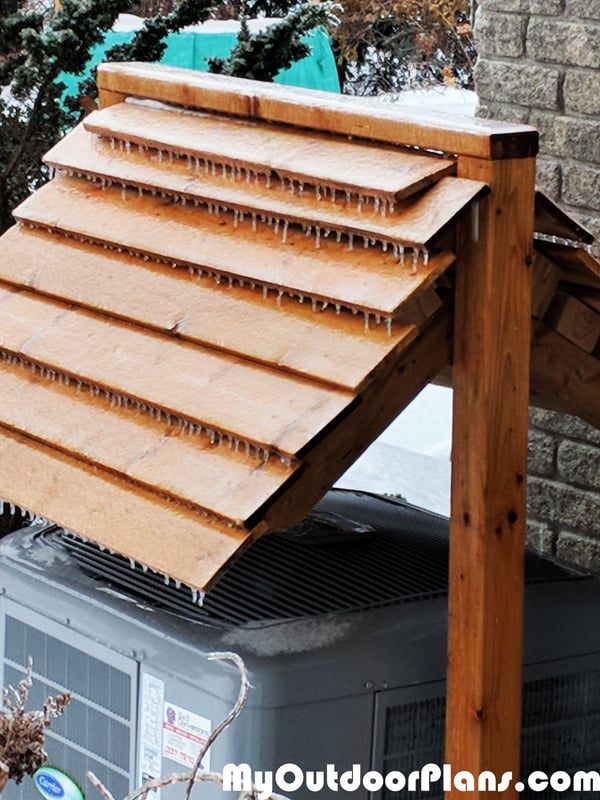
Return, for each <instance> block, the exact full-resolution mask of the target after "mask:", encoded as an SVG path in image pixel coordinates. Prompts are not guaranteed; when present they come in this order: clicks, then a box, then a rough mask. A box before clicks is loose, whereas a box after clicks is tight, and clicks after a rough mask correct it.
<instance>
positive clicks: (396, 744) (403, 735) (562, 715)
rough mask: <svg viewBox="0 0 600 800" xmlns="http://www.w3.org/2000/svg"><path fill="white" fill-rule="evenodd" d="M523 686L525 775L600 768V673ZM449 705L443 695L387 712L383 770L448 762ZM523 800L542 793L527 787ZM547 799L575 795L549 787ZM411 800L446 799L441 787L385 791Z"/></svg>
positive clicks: (390, 798) (385, 795) (388, 796)
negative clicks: (447, 709) (447, 725)
mask: <svg viewBox="0 0 600 800" xmlns="http://www.w3.org/2000/svg"><path fill="white" fill-rule="evenodd" d="M523 688H524V693H523V726H522V727H523V729H522V736H521V748H522V764H523V766H522V770H521V772H522V775H523V776H526V775H528V774H529V773H530V772H533V771H534V770H543V771H544V772H546V773H547V774H550V773H551V772H554V771H559V770H564V771H567V772H569V773H573V772H575V771H576V770H600V670H593V671H590V672H577V673H569V674H565V675H557V676H552V677H547V678H541V679H538V680H532V681H527V682H526V683H525V684H524V687H523ZM440 691H443V686H440ZM445 705H446V701H445V697H444V696H439V697H433V698H428V699H424V700H420V701H416V702H409V703H403V704H402V705H392V706H389V707H388V708H386V709H385V727H384V741H383V765H382V767H381V768H382V769H383V771H384V772H390V771H392V770H400V771H402V772H403V773H405V774H408V773H409V772H410V771H411V770H419V769H420V768H421V767H422V766H423V765H424V764H428V763H433V764H442V763H443V750H444V726H445V717H446V712H445ZM376 768H380V766H379V765H376ZM521 796H522V797H523V798H534V797H539V796H540V795H539V793H535V792H532V791H530V790H527V789H526V790H525V791H524V792H523V793H522V795H521ZM543 796H544V797H545V798H557V799H558V798H559V797H560V798H563V800H564V798H566V797H573V796H574V795H573V794H569V793H568V792H560V793H559V792H554V791H552V790H551V789H547V790H545V791H544V794H543ZM577 796H578V797H583V796H585V793H578V795H577ZM590 796H591V795H590ZM409 797H410V798H413V799H414V800H416V798H425V797H427V798H431V799H432V800H433V799H434V798H435V800H438V798H439V800H441V798H442V791H441V787H439V786H436V790H435V791H431V792H427V793H423V792H419V791H416V792H408V791H401V792H390V791H387V790H385V789H384V790H383V792H382V793H381V800H400V798H407V800H408V798H409Z"/></svg>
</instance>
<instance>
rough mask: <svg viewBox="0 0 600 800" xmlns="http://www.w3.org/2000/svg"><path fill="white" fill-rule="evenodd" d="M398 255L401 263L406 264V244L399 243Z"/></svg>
mask: <svg viewBox="0 0 600 800" xmlns="http://www.w3.org/2000/svg"><path fill="white" fill-rule="evenodd" d="M398 255H399V258H400V264H401V265H402V266H404V246H403V245H398Z"/></svg>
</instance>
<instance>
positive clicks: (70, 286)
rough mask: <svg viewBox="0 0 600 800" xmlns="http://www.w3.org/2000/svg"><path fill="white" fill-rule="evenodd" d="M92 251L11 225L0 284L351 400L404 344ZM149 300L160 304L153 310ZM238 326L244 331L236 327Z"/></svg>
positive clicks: (352, 320)
mask: <svg viewBox="0 0 600 800" xmlns="http://www.w3.org/2000/svg"><path fill="white" fill-rule="evenodd" d="M94 250H95V251H96V252H94V251H92V250H91V248H89V247H87V248H85V249H84V246H83V245H82V244H81V243H80V242H76V241H75V240H74V239H68V238H65V237H59V236H56V235H53V234H48V233H47V232H46V231H45V230H44V231H43V230H41V229H30V228H28V227H26V226H19V225H15V226H14V227H13V228H12V229H11V230H10V231H7V232H6V233H5V234H4V236H3V237H2V238H1V239H0V282H4V283H6V284H9V285H12V286H18V287H21V288H24V289H27V290H29V291H33V292H35V293H36V294H40V295H42V296H45V297H49V298H51V299H58V300H61V301H62V302H65V301H68V302H72V303H75V304H77V305H79V306H81V307H83V308H87V309H89V310H92V311H96V312H99V313H103V314H108V315H112V316H115V317H117V318H119V319H123V320H124V321H128V322H132V323H134V324H138V325H142V326H144V327H149V328H152V329H154V330H157V331H159V332H171V333H173V332H174V331H175V330H176V335H177V337H178V338H181V339H183V340H185V341H190V342H193V343H196V344H205V345H206V346H207V347H212V348H214V349H216V350H218V351H221V352H226V353H230V354H234V353H237V354H238V355H242V356H244V357H247V358H248V359H249V360H253V361H255V362H257V363H260V364H265V365H269V366H272V367H273V366H274V367H277V368H280V369H282V370H286V371H289V372H291V373H292V374H298V375H302V376H304V377H312V378H316V379H318V380H319V381H320V382H322V383H325V384H329V385H331V386H335V387H341V388H345V389H351V390H354V391H356V390H357V389H358V387H359V386H361V385H362V384H363V383H364V380H365V377H366V376H368V373H369V371H370V370H371V369H372V365H373V363H375V364H377V363H379V361H380V360H381V359H382V358H384V357H387V354H388V353H389V352H391V351H392V350H393V349H394V348H396V347H401V346H403V344H404V343H405V342H406V341H407V339H408V338H409V337H410V335H411V331H410V327H408V326H406V325H400V324H399V323H397V324H395V325H394V326H391V325H390V333H389V335H388V334H386V332H385V331H384V330H382V326H381V325H379V326H377V327H376V328H374V327H373V326H370V328H369V331H368V332H365V330H364V322H362V321H359V320H358V318H357V317H356V316H355V315H352V314H351V313H350V312H349V311H346V310H344V311H343V312H342V309H341V307H338V309H337V311H336V309H335V308H334V306H330V307H329V308H327V309H325V311H323V310H318V311H311V310H310V307H308V306H307V304H300V303H298V302H296V301H293V303H290V302H286V298H283V299H282V300H281V303H280V306H279V307H277V306H276V305H275V304H270V303H267V302H265V301H264V300H262V299H260V298H259V297H257V294H256V292H252V291H251V290H250V289H249V288H247V289H243V290H242V289H236V291H235V293H233V294H232V292H231V291H229V290H225V289H223V288H221V287H217V286H216V285H214V283H213V284H212V285H211V286H206V285H205V283H204V280H203V279H202V280H198V279H195V280H192V278H190V276H189V275H188V273H187V270H185V271H184V270H183V269H182V270H181V271H182V272H183V273H184V274H182V275H176V274H174V270H173V268H172V267H168V268H165V266H164V265H163V264H160V265H159V264H157V265H156V267H155V268H153V267H150V265H149V264H148V262H146V261H140V260H139V259H133V258H132V257H128V256H125V255H124V254H122V253H117V252H116V251H112V250H109V251H107V250H104V248H99V247H96V246H94ZM83 255H85V257H84V258H82V256H83ZM159 270H160V271H159ZM115 285H118V286H119V291H118V292H115V291H114V286H115ZM148 292H150V296H148V297H147V301H146V302H142V299H141V298H142V296H143V295H148ZM152 298H160V304H158V303H157V302H151V300H152ZM215 302H218V304H219V313H218V314H216V313H215V311H214V306H215ZM184 310H185V311H184ZM244 319H246V320H248V321H249V320H252V321H253V323H254V325H253V326H251V325H247V326H243V325H242V326H240V323H241V321H242V320H244ZM334 322H335V324H334ZM266 331H270V332H272V334H273V335H265V332H266ZM255 333H256V335H254V334H255ZM325 340H326V342H327V347H324V343H325ZM332 354H336V355H332ZM336 356H337V357H336ZM338 362H339V363H338Z"/></svg>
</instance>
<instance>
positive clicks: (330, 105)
mask: <svg viewBox="0 0 600 800" xmlns="http://www.w3.org/2000/svg"><path fill="white" fill-rule="evenodd" d="M98 87H99V91H100V104H101V106H102V105H104V100H103V97H104V91H106V90H108V91H109V92H117V93H120V94H122V95H125V96H128V97H141V98H149V99H153V100H159V101H162V102H166V103H172V104H174V105H181V106H184V107H188V108H196V109H205V110H208V111H216V112H220V113H225V114H232V115H236V116H243V117H255V118H258V119H263V120H267V121H270V122H278V123H285V124H289V125H293V126H295V127H300V128H309V129H312V130H315V129H316V130H320V131H328V132H333V133H339V134H345V135H348V136H358V137H360V138H364V139H372V140H374V141H380V142H387V143H390V144H402V145H406V146H410V147H421V148H424V149H426V150H437V151H444V152H447V153H457V154H461V155H470V156H477V157H480V158H493V159H503V158H524V157H530V156H533V155H535V153H536V152H537V143H538V134H537V131H535V130H534V129H533V128H530V127H529V126H524V125H513V124H510V123H501V122H491V121H489V120H471V119H467V118H465V117H464V116H460V117H459V116H456V117H455V116H452V115H450V114H443V113H439V114H438V113H424V112H423V109H422V108H420V109H412V110H406V109H402V110H398V109H394V108H392V109H390V108H389V107H388V106H383V105H377V104H375V103H373V102H372V101H371V102H369V101H367V102H365V101H364V100H362V99H361V98H354V97H348V96H342V95H334V94H332V93H330V92H318V91H314V90H309V89H298V88H295V87H281V86H273V85H270V84H267V83H261V82H257V81H250V80H245V79H243V78H229V77H225V76H223V75H209V74H206V73H199V72H195V71H193V70H182V69H178V68H175V67H163V66H160V65H155V64H142V63H129V64H110V63H105V64H101V65H100V67H99V69H98Z"/></svg>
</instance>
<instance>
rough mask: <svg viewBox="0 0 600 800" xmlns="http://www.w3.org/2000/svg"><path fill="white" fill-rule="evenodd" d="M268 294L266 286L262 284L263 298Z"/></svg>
mask: <svg viewBox="0 0 600 800" xmlns="http://www.w3.org/2000/svg"><path fill="white" fill-rule="evenodd" d="M268 295H269V289H268V288H267V287H266V286H263V288H262V296H263V300H266V299H267V297H268Z"/></svg>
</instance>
